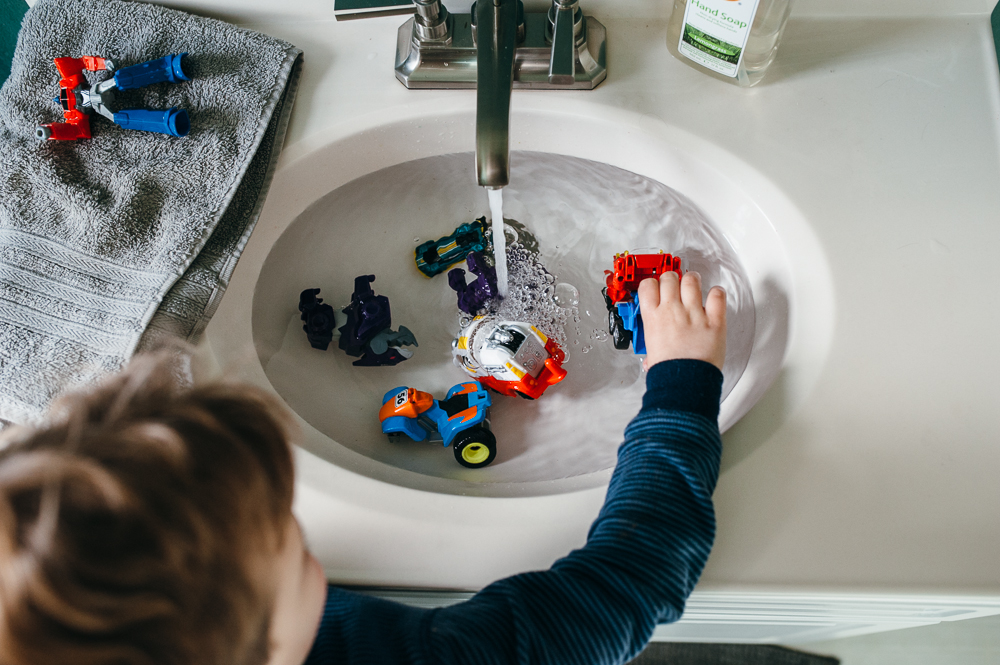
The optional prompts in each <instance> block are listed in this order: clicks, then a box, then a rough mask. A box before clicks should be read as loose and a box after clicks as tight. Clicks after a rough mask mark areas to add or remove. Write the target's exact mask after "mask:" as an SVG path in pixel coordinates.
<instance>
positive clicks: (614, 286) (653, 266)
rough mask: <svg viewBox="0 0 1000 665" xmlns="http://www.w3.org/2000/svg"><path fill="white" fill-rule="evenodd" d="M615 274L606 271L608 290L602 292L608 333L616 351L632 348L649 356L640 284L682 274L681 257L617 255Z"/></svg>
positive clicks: (605, 288)
mask: <svg viewBox="0 0 1000 665" xmlns="http://www.w3.org/2000/svg"><path fill="white" fill-rule="evenodd" d="M612 267H613V268H614V270H605V271H604V272H605V274H606V275H607V277H606V278H605V284H606V286H605V287H604V289H602V290H601V295H603V296H604V304H605V306H606V307H607V308H608V332H609V333H610V334H611V340H612V342H613V343H614V345H615V348H616V349H618V350H620V351H622V350H625V349H627V348H628V347H629V345H630V344H631V345H632V348H633V350H634V351H635V352H636V353H646V337H645V335H644V334H643V329H642V316H641V313H640V311H639V298H638V296H637V293H636V292H637V291H638V289H639V283H640V282H641V281H642V280H644V279H649V278H650V277H656V278H659V277H660V275H663V274H664V273H667V272H675V273H677V276H678V277H681V276H682V275H683V273H682V271H681V259H680V257H678V256H673V255H671V254H666V253H664V252H663V251H660V252H658V253H656V254H629V253H628V252H624V253H622V254H615V258H614V263H613V266H612Z"/></svg>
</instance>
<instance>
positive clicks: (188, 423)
mask: <svg viewBox="0 0 1000 665" xmlns="http://www.w3.org/2000/svg"><path fill="white" fill-rule="evenodd" d="M639 301H640V304H641V308H642V316H643V322H644V326H645V335H646V347H647V351H648V353H647V359H646V363H647V366H648V369H649V374H648V376H647V391H646V394H645V396H644V397H643V405H642V409H641V411H640V412H639V415H637V416H636V417H635V419H633V421H632V422H631V424H630V425H629V426H628V428H627V429H626V431H625V442H624V443H623V444H622V445H621V448H620V450H619V460H618V466H617V468H616V469H615V472H614V475H613V476H612V479H611V484H610V487H609V488H608V494H607V499H606V500H605V504H604V507H603V508H602V510H601V512H600V514H599V516H598V517H597V520H596V521H595V522H594V525H593V526H592V527H591V530H590V533H589V535H588V538H587V544H586V546H585V547H583V548H581V549H579V550H576V551H574V552H572V553H570V554H569V555H568V556H566V557H565V558H563V559H561V560H559V561H557V562H556V563H555V564H554V565H553V566H552V568H551V569H549V570H547V571H542V572H531V573H524V574H521V575H515V576H514V577H510V578H507V579H504V580H501V581H499V582H495V583H494V584H492V585H490V586H488V587H487V588H485V589H483V590H482V591H480V592H479V593H478V594H476V595H475V596H474V597H473V598H471V599H470V600H468V601H466V602H464V603H459V604H457V605H452V606H449V607H446V608H440V609H435V610H423V609H416V608H411V607H406V606H402V605H398V604H395V603H391V602H387V601H384V600H378V599H373V598H369V597H365V596H361V595H358V594H354V593H350V592H347V591H344V590H341V589H337V588H335V587H332V586H327V583H326V580H325V579H324V576H323V571H322V568H321V567H320V565H319V563H318V562H317V561H316V559H315V558H314V557H313V556H312V555H310V554H309V552H308V551H307V550H306V548H305V546H304V544H303V540H302V534H301V532H300V531H299V527H298V524H297V523H296V521H295V519H294V518H293V517H292V513H291V501H292V488H293V478H292V461H291V454H290V450H289V444H288V439H287V435H286V422H285V421H286V416H285V414H284V412H283V411H282V409H281V408H280V407H279V406H278V405H276V404H275V403H273V402H272V401H271V400H270V399H269V398H268V397H267V396H265V395H263V394H262V393H260V392H259V391H257V390H255V389H253V388H250V387H247V386H231V385H223V384H217V385H210V386H202V387H196V388H194V389H182V388H179V387H178V385H177V383H176V382H175V381H174V380H173V379H172V377H171V374H170V371H169V368H168V367H166V366H165V365H164V363H163V362H162V361H160V362H155V361H153V360H150V359H139V360H137V361H136V362H133V364H132V365H131V366H130V367H129V369H128V370H126V371H125V372H123V373H122V374H121V375H119V376H118V377H115V378H114V379H113V380H112V381H110V382H109V383H108V384H106V385H105V386H103V387H101V388H100V389H98V390H95V391H92V392H91V393H90V394H85V395H77V396H74V397H71V398H68V399H67V400H65V401H64V402H63V403H62V405H61V407H60V408H57V409H56V410H55V411H54V412H53V415H52V417H51V419H50V422H49V423H48V424H47V425H46V426H44V427H42V428H39V429H34V430H26V429H21V430H17V431H14V432H11V433H8V434H7V435H5V437H4V439H5V442H6V444H7V447H6V448H5V449H4V450H3V451H2V452H0V664H2V665H28V664H32V665H34V664H41V663H46V664H49V663H73V664H74V665H91V664H93V665H96V664H98V663H100V664H106V665H112V664H114V665H124V664H133V663H134V664H143V665H145V664H151V665H152V664H165V665H166V664H169V665H195V664H197V665H202V664H204V665H265V664H267V665H302V664H303V663H307V664H308V665H327V664H330V665H332V664H333V663H349V664H353V663H414V664H416V663H421V664H427V665H437V664H447V663H470V664H473V663H474V664H476V665H479V664H481V663H581V664H583V663H624V662H626V661H628V660H629V659H631V658H632V657H634V656H635V655H636V654H638V653H639V652H640V651H641V650H642V648H643V647H644V646H645V644H646V642H647V640H648V639H649V637H650V635H651V634H652V631H653V629H654V628H655V626H656V624H657V623H661V622H666V621H675V620H677V619H678V618H680V616H681V613H682V611H683V608H684V602H685V600H686V598H687V597H688V595H689V594H690V593H691V590H692V588H693V587H694V585H695V583H696V582H697V579H698V576H699V575H700V574H701V570H702V568H703V566H704V564H705V561H706V560H707V558H708V553H709V550H710V549H711V546H712V540H713V537H714V530H715V517H714V512H713V509H712V499H711V496H712V491H713V489H714V486H715V482H716V479H717V477H718V468H719V457H720V454H721V448H722V445H721V440H720V438H719V430H718V424H717V418H718V410H719V399H720V394H721V388H722V373H721V371H720V368H721V367H722V364H723V359H724V357H725V337H726V335H725V332H726V302H725V294H724V293H723V292H722V290H721V289H719V288H713V289H712V290H711V291H710V292H709V295H708V298H707V302H706V304H705V306H704V307H703V306H702V290H701V280H700V277H699V276H698V275H697V273H693V272H690V273H687V274H686V275H685V276H684V278H683V279H682V280H678V278H677V276H676V275H675V274H674V273H672V272H671V273H667V274H665V275H663V276H662V277H661V278H660V280H659V281H657V280H655V279H649V280H646V281H644V282H643V283H642V284H641V285H640V287H639Z"/></svg>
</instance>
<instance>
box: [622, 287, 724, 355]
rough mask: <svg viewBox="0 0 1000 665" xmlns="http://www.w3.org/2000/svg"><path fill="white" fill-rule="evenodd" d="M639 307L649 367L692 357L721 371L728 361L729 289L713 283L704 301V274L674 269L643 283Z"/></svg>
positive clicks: (640, 289) (640, 290)
mask: <svg viewBox="0 0 1000 665" xmlns="http://www.w3.org/2000/svg"><path fill="white" fill-rule="evenodd" d="M639 310H640V313H641V315H642V325H643V328H644V331H645V336H646V360H645V366H646V368H647V369H649V368H650V367H652V366H653V365H655V364H656V363H658V362H662V361H664V360H677V359H681V358H688V359H693V360H704V361H706V362H710V363H712V364H713V365H715V366H716V367H718V368H719V369H720V370H721V369H722V364H723V362H725V360H726V292H725V291H723V290H722V288H721V287H718V286H713V287H712V290H711V291H709V292H708V301H707V302H706V303H705V306H704V307H702V304H701V275H699V274H698V273H696V272H694V271H691V272H688V273H686V274H685V275H684V279H678V277H677V274H676V273H673V272H668V273H664V274H663V275H661V276H660V279H659V281H657V280H656V278H654V277H651V278H649V279H644V280H643V281H642V282H640V283H639Z"/></svg>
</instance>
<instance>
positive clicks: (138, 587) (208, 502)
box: [0, 354, 293, 665]
mask: <svg viewBox="0 0 1000 665" xmlns="http://www.w3.org/2000/svg"><path fill="white" fill-rule="evenodd" d="M167 358H168V356H166V355H162V354H161V355H156V356H150V357H143V358H139V359H137V360H135V361H133V362H132V363H131V364H130V366H129V367H128V368H127V369H126V370H125V371H124V372H123V373H121V374H120V375H118V376H115V377H113V378H112V379H110V380H109V381H107V382H106V383H105V384H103V385H101V386H100V387H99V388H97V389H95V390H91V391H89V392H86V393H79V394H75V395H71V396H69V397H67V398H65V399H63V400H62V401H61V402H60V403H59V405H58V406H57V408H56V409H55V411H53V414H52V416H51V417H50V419H49V421H48V422H47V423H46V424H45V425H44V426H40V427H36V428H16V429H14V430H12V431H8V432H5V433H4V434H3V436H2V437H0V445H5V447H4V448H3V450H0V663H2V665H35V664H41V663H46V664H51V663H73V664H74V665H98V664H100V665H111V664H115V665H125V664H129V665H133V664H134V665H147V664H148V665H194V664H198V665H201V664H204V665H260V664H261V663H264V662H265V661H266V659H267V655H268V650H269V644H268V629H269V620H270V615H271V610H272V606H273V598H274V588H273V582H272V580H271V577H270V575H269V573H270V566H269V564H270V562H271V560H272V558H273V556H274V554H275V553H276V552H277V550H278V548H279V547H280V545H281V538H282V534H283V533H284V530H285V527H286V526H287V524H288V520H289V519H290V516H291V501H292V488H293V469H292V459H291V453H290V450H289V445H288V436H287V432H288V428H287V421H286V417H285V415H284V411H283V410H282V408H281V407H280V406H279V405H278V404H276V403H275V402H274V401H273V400H272V399H271V398H269V397H268V396H267V395H265V394H263V393H262V392H260V391H258V390H256V389H254V388H251V387H248V386H243V385H232V384H225V383H216V384H212V385H206V386H201V387H194V388H190V387H185V386H184V385H183V382H181V381H178V379H177V378H176V376H177V373H176V371H174V369H175V367H174V365H173V364H172V363H171V361H169V360H168V359H167Z"/></svg>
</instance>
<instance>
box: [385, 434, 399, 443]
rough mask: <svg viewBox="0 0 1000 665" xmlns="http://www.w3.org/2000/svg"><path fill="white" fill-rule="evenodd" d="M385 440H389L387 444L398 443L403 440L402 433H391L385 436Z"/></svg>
mask: <svg viewBox="0 0 1000 665" xmlns="http://www.w3.org/2000/svg"><path fill="white" fill-rule="evenodd" d="M386 438H388V439H389V443H399V442H400V441H402V440H403V433H402V432H393V433H392V434H386Z"/></svg>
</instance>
